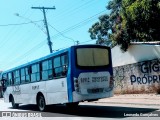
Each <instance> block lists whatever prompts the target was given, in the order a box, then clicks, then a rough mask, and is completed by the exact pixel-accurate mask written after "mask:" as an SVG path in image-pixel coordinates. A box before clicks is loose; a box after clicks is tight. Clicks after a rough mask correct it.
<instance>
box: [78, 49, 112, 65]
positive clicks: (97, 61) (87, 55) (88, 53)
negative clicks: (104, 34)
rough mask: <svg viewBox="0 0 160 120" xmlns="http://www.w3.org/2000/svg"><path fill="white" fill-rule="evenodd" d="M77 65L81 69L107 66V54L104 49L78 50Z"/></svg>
mask: <svg viewBox="0 0 160 120" xmlns="http://www.w3.org/2000/svg"><path fill="white" fill-rule="evenodd" d="M76 53H77V65H78V66H82V67H96V66H106V65H108V64H109V52H108V50H107V49H104V48H78V49H77V50H76Z"/></svg>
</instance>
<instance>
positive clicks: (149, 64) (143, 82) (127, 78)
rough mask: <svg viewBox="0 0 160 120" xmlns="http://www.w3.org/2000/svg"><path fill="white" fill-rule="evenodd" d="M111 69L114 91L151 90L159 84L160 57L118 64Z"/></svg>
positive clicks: (134, 91) (135, 91)
mask: <svg viewBox="0 0 160 120" xmlns="http://www.w3.org/2000/svg"><path fill="white" fill-rule="evenodd" d="M113 70H114V80H115V92H118V93H122V92H123V93H137V92H138V93H139V92H153V89H155V88H156V87H159V86H160V59H154V60H150V61H144V62H138V63H134V64H129V65H124V66H118V67H115V68H114V69H113Z"/></svg>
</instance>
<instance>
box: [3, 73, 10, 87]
mask: <svg viewBox="0 0 160 120" xmlns="http://www.w3.org/2000/svg"><path fill="white" fill-rule="evenodd" d="M2 80H3V86H4V87H6V86H8V85H9V81H8V78H7V73H5V74H3V75H2Z"/></svg>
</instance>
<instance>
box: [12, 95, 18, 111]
mask: <svg viewBox="0 0 160 120" xmlns="http://www.w3.org/2000/svg"><path fill="white" fill-rule="evenodd" d="M11 103H12V107H13V108H14V109H17V108H18V107H19V104H16V103H15V101H14V98H13V97H12V99H11Z"/></svg>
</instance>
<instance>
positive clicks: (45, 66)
mask: <svg viewBox="0 0 160 120" xmlns="http://www.w3.org/2000/svg"><path fill="white" fill-rule="evenodd" d="M52 78H53V69H52V60H46V61H43V62H42V80H48V79H52Z"/></svg>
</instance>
